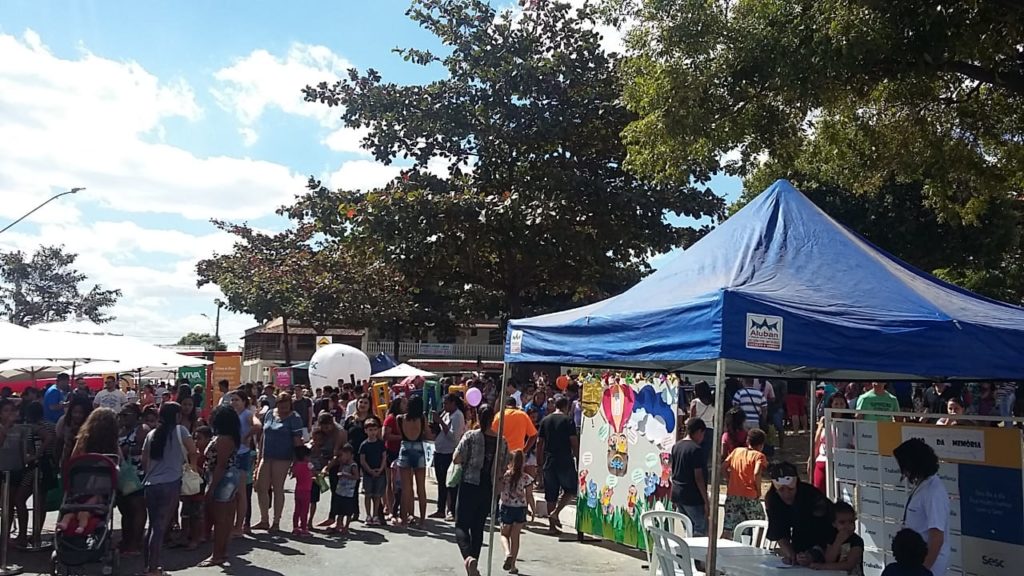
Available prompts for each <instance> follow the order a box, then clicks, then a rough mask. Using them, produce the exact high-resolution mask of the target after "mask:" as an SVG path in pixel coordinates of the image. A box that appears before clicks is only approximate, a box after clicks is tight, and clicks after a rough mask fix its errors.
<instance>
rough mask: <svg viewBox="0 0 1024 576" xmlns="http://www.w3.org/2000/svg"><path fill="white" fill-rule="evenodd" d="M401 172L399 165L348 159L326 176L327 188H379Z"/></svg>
mask: <svg viewBox="0 0 1024 576" xmlns="http://www.w3.org/2000/svg"><path fill="white" fill-rule="evenodd" d="M401 172H402V167H401V166H395V165H394V164H392V165H390V166H385V165H384V164H380V163H377V162H374V161H373V160H350V161H348V162H344V163H342V165H341V167H340V168H338V169H337V170H335V171H334V172H332V173H330V174H329V175H328V176H327V178H326V181H327V185H328V187H329V188H333V189H337V188H343V189H345V190H369V189H371V188H379V187H381V186H383V185H385V184H387V183H388V182H390V181H392V180H394V179H395V178H396V177H397V176H398V175H399V174H400V173H401Z"/></svg>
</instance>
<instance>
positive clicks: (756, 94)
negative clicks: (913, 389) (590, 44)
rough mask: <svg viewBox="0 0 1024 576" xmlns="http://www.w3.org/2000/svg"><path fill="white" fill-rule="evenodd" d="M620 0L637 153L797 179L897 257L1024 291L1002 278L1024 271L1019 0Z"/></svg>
mask: <svg viewBox="0 0 1024 576" xmlns="http://www.w3.org/2000/svg"><path fill="white" fill-rule="evenodd" d="M615 4H618V5H621V4H622V0H616V2H615ZM625 4H626V5H627V6H629V5H632V6H633V7H634V9H635V11H634V12H632V14H631V15H632V16H634V17H635V18H636V19H637V20H638V22H639V25H638V26H637V27H636V29H635V30H634V31H633V32H632V33H631V34H630V36H629V39H628V45H629V46H630V48H631V53H632V55H631V57H630V58H628V59H627V61H626V62H625V64H624V67H623V70H624V74H625V76H626V82H625V87H626V89H625V92H624V94H625V100H626V102H627V104H628V106H629V107H630V109H631V110H633V111H635V112H636V113H637V114H638V115H639V118H638V119H637V120H636V121H635V122H633V123H632V124H631V125H630V126H629V127H628V129H627V130H626V131H625V132H624V139H625V142H626V145H627V148H628V149H629V160H628V165H629V166H630V167H631V168H632V169H634V170H636V171H637V172H638V173H640V174H643V175H647V176H650V177H653V178H656V179H657V180H658V181H660V182H685V181H690V180H691V179H692V180H695V181H698V182H705V181H707V179H708V178H709V177H710V175H711V174H714V173H716V172H725V173H729V174H735V175H740V176H745V177H747V187H748V189H752V190H761V189H762V185H763V184H765V183H766V182H770V181H771V180H774V179H775V178H778V177H792V178H794V179H796V180H798V182H797V184H798V185H799V186H801V188H802V189H803V190H804V191H808V190H815V189H817V190H820V191H821V194H822V195H823V196H821V195H819V200H822V199H824V200H826V203H831V202H832V201H835V202H837V203H834V204H833V205H832V206H830V207H828V208H826V209H827V210H829V211H830V212H831V211H833V209H834V210H835V211H838V212H841V213H843V215H844V216H848V217H851V218H848V219H844V218H843V217H842V216H841V217H840V219H841V220H844V221H845V222H846V223H847V224H849V225H851V227H853V228H855V229H858V230H864V231H865V234H867V235H868V236H869V237H874V238H876V239H877V241H878V242H879V243H880V244H882V245H883V246H884V247H886V248H888V249H889V250H891V251H893V252H895V253H896V254H897V255H900V256H903V257H905V258H906V259H908V260H910V261H911V262H913V263H916V264H918V265H921V266H923V267H925V268H926V269H929V270H943V271H945V273H946V277H948V278H955V279H958V280H960V281H965V282H968V284H969V287H972V288H976V289H978V290H982V291H984V292H985V293H986V294H989V295H993V296H1009V297H1010V299H1011V300H1013V301H1018V302H1019V301H1020V300H1021V295H1022V294H1024V288H1022V285H1021V284H1020V283H1016V285H1015V286H1014V285H1010V284H1008V283H1007V282H1006V281H1005V279H1006V278H1007V277H1012V278H1017V277H1020V273H1014V272H1013V271H1014V270H1015V269H1016V264H1015V263H1016V262H1017V261H1019V256H1018V255H1019V253H1020V239H1019V234H1018V228H1019V226H1020V224H1019V221H1020V210H1019V208H1017V199H1018V198H1019V197H1020V195H1021V193H1022V192H1024V137H1022V134H1024V48H1022V47H1024V24H1022V23H1024V4H1022V3H1020V2H1011V1H1008V0H1007V1H992V2H950V1H939V2H925V1H923V0H907V1H901V2H870V1H866V0H855V1H849V0H825V1H819V0H814V1H812V0H795V1H792V0H788V1H780V0H741V1H738V2H721V1H709V0H637V2H635V3H630V2H625ZM825 197H827V198H825ZM915 218H919V219H915ZM883 223H884V225H883ZM862 226H863V227H862ZM886 228H888V229H886ZM926 239H927V240H926ZM937 240H938V241H939V243H938V244H935V243H933V242H935V241H937ZM957 241H964V242H965V243H966V245H958V244H957ZM929 243H932V244H931V246H932V248H933V252H934V253H932V254H928V253H927V247H928V244H929ZM1000 278H1001V279H1000ZM1014 282H1016V281H1014Z"/></svg>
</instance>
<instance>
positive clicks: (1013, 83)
mask: <svg viewBox="0 0 1024 576" xmlns="http://www.w3.org/2000/svg"><path fill="white" fill-rule="evenodd" d="M939 69H940V70H943V71H945V72H953V73H954V74H960V75H962V76H966V77H968V78H971V79H974V80H977V81H978V82H983V83H985V84H989V85H991V86H995V87H997V88H1002V89H1004V90H1009V91H1010V92H1013V93H1014V94H1019V95H1024V74H1020V73H1017V72H1007V71H999V70H992V69H990V68H986V67H984V66H981V65H978V64H974V63H972V62H963V61H960V60H951V61H947V62H944V63H943V64H941V65H940V66H939Z"/></svg>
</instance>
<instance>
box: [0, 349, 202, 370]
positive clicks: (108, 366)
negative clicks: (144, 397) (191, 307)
mask: <svg viewBox="0 0 1024 576" xmlns="http://www.w3.org/2000/svg"><path fill="white" fill-rule="evenodd" d="M175 356H177V357H178V358H171V357H167V358H164V359H162V360H163V361H162V362H160V363H159V364H157V363H152V362H144V363H142V364H140V363H138V362H140V361H143V360H145V359H142V358H140V359H138V360H136V361H135V362H132V361H131V360H122V361H119V362H117V361H110V360H100V361H96V362H89V363H88V364H82V365H81V366H79V367H78V373H79V374H117V373H121V372H147V373H148V372H165V371H169V370H177V369H178V368H183V367H186V366H209V365H210V364H213V362H210V361H209V360H204V359H202V358H196V357H195V356H185V355H184V354H175ZM150 360H152V361H155V360H158V359H157V358H152V359H150ZM0 368H2V365H0Z"/></svg>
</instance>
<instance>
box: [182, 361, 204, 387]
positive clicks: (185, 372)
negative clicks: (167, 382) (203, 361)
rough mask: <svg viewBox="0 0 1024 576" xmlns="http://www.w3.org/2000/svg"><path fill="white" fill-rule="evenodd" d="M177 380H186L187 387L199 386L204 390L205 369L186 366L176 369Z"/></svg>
mask: <svg viewBox="0 0 1024 576" xmlns="http://www.w3.org/2000/svg"><path fill="white" fill-rule="evenodd" d="M178 380H188V384H189V386H192V387H195V385H196V384H199V385H201V386H202V387H203V388H205V387H206V367H205V366H188V367H185V368H178Z"/></svg>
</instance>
